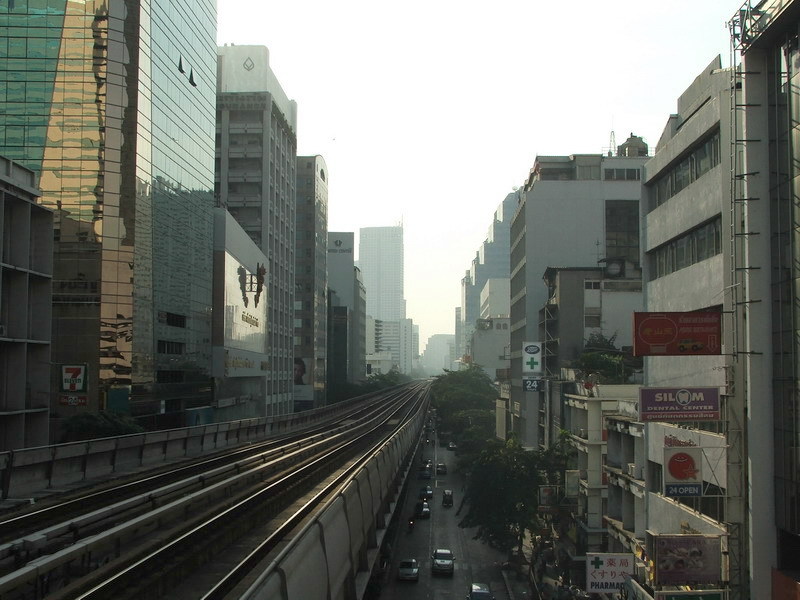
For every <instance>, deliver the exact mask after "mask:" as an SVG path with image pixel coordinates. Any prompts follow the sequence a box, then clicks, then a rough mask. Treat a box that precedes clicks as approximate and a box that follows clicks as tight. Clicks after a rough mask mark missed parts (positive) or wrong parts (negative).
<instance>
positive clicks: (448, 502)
mask: <svg viewBox="0 0 800 600" xmlns="http://www.w3.org/2000/svg"><path fill="white" fill-rule="evenodd" d="M442 506H453V490H444V491H443V492H442Z"/></svg>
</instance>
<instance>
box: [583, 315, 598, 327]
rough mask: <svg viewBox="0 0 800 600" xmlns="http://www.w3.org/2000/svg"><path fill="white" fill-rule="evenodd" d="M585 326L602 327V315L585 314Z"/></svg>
mask: <svg viewBox="0 0 800 600" xmlns="http://www.w3.org/2000/svg"><path fill="white" fill-rule="evenodd" d="M583 326H584V327H600V315H584V317H583Z"/></svg>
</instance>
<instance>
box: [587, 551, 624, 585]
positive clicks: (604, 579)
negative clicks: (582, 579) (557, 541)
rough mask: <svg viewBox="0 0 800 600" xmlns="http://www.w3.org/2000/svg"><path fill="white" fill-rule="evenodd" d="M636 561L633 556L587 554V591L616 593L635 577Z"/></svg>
mask: <svg viewBox="0 0 800 600" xmlns="http://www.w3.org/2000/svg"><path fill="white" fill-rule="evenodd" d="M635 566H636V559H635V557H634V556H633V554H609V553H599V552H597V553H593V552H587V553H586V591H587V592H589V593H590V594H591V593H614V592H616V591H618V590H621V589H622V587H623V586H624V585H625V578H626V577H630V576H631V575H633V573H634V570H635Z"/></svg>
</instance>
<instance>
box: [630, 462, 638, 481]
mask: <svg viewBox="0 0 800 600" xmlns="http://www.w3.org/2000/svg"><path fill="white" fill-rule="evenodd" d="M628 477H633V478H634V479H637V477H636V463H628Z"/></svg>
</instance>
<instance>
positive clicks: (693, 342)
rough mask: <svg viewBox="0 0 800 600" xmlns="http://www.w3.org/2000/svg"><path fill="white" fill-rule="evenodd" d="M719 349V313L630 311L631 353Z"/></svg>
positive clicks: (712, 351)
mask: <svg viewBox="0 0 800 600" xmlns="http://www.w3.org/2000/svg"><path fill="white" fill-rule="evenodd" d="M721 352H722V313H719V312H665V313H647V312H635V313H633V355H634V356H696V355H716V354H720V353H721Z"/></svg>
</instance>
